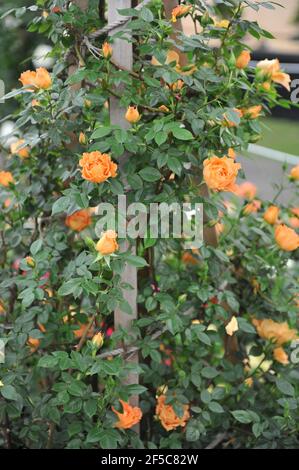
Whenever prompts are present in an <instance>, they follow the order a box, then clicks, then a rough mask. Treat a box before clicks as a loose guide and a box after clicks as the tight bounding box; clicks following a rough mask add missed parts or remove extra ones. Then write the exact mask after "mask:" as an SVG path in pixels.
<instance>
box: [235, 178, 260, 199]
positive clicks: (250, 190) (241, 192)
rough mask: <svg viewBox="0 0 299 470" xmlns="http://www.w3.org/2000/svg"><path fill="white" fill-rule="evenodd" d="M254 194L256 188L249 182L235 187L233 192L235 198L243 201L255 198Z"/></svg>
mask: <svg viewBox="0 0 299 470" xmlns="http://www.w3.org/2000/svg"><path fill="white" fill-rule="evenodd" d="M256 193H257V187H256V186H255V184H253V183H251V182H250V181H244V183H242V184H240V185H238V186H237V188H236V191H235V194H236V195H237V196H239V197H243V198H244V199H249V201H251V200H252V199H254V198H255V196H256Z"/></svg>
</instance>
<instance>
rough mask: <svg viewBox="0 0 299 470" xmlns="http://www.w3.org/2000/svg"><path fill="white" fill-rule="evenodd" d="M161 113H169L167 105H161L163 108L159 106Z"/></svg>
mask: <svg viewBox="0 0 299 470" xmlns="http://www.w3.org/2000/svg"><path fill="white" fill-rule="evenodd" d="M159 111H161V113H169V112H170V109H169V108H167V106H165V104H161V106H159Z"/></svg>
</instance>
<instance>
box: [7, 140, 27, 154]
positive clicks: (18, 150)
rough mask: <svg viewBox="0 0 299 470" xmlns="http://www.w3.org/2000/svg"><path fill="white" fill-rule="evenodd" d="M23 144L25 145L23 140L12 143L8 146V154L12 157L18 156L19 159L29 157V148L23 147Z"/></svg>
mask: <svg viewBox="0 0 299 470" xmlns="http://www.w3.org/2000/svg"><path fill="white" fill-rule="evenodd" d="M24 144H25V140H24V139H19V140H18V141H17V142H13V143H12V144H11V145H10V152H11V153H12V154H13V155H18V156H19V157H21V158H27V157H29V147H23V145H24ZM20 147H22V148H20Z"/></svg>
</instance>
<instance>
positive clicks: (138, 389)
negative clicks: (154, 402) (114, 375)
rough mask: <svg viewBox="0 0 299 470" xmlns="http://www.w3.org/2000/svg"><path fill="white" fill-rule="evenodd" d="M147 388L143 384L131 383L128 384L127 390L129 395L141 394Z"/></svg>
mask: <svg viewBox="0 0 299 470" xmlns="http://www.w3.org/2000/svg"><path fill="white" fill-rule="evenodd" d="M146 390H147V388H146V387H144V386H143V385H138V384H131V385H127V386H126V392H128V394H129V396H131V395H141V393H143V392H146Z"/></svg>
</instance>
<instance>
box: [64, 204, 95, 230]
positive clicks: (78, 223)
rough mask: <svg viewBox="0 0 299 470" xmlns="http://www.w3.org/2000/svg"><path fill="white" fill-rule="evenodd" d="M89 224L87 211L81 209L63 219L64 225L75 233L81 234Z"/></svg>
mask: <svg viewBox="0 0 299 470" xmlns="http://www.w3.org/2000/svg"><path fill="white" fill-rule="evenodd" d="M90 224H91V216H90V211H89V209H82V210H80V211H76V212H74V213H73V214H71V215H68V216H67V217H66V219H65V225H66V226H67V227H69V228H71V229H72V230H75V231H76V232H81V230H84V229H85V228H86V227H88V226H89V225H90Z"/></svg>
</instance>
